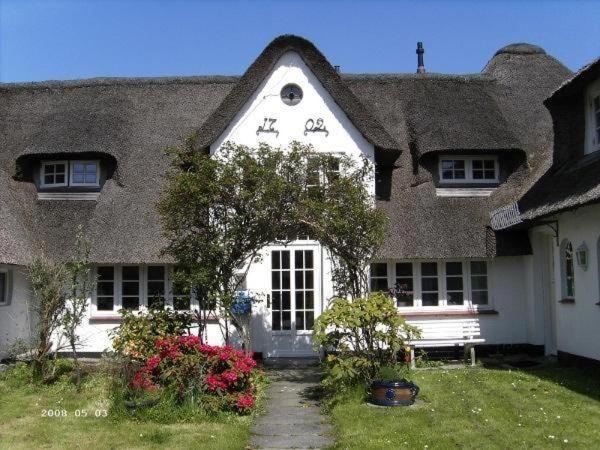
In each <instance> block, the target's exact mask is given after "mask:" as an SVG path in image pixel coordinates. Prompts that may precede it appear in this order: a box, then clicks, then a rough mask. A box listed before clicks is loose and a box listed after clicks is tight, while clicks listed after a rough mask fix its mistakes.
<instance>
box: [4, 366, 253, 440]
mask: <svg viewBox="0 0 600 450" xmlns="http://www.w3.org/2000/svg"><path fill="white" fill-rule="evenodd" d="M27 374H28V371H27V370H24V369H23V370H19V369H16V370H12V371H10V372H9V373H6V374H2V375H0V449H11V450H12V449H32V448H48V449H72V448H88V449H92V448H93V449H117V448H118V449H137V448H144V449H152V448H157V449H158V448H169V449H178V448H182V449H187V448H206V449H243V448H244V447H245V445H246V443H247V441H248V439H249V434H250V431H249V429H250V424H251V420H252V419H251V417H249V416H246V417H239V416H235V415H233V414H231V415H222V416H219V417H213V416H208V415H207V416H206V417H198V416H195V417H194V418H193V421H187V422H180V423H168V424H163V423H156V422H151V421H142V420H139V421H138V420H134V419H129V418H126V417H123V416H122V415H116V416H115V415H112V414H111V412H110V409H109V404H110V402H109V401H108V398H107V396H108V380H107V378H106V376H104V375H101V374H95V375H90V376H89V377H87V378H86V379H85V382H84V384H83V386H82V388H81V390H80V391H79V392H77V390H76V389H75V388H74V387H73V385H72V384H71V383H69V382H68V381H66V380H62V381H59V382H57V383H55V384H53V385H51V386H42V387H40V386H34V385H31V384H29V383H28V382H27ZM47 410H58V411H59V412H62V411H66V417H62V416H61V417H48V416H47V415H46V416H44V411H47ZM77 411H79V412H80V413H77ZM83 411H87V417H83V414H85V413H83ZM96 411H98V413H96ZM104 411H107V417H102V415H103V414H104ZM96 414H99V415H100V417H96ZM78 415H79V416H78Z"/></svg>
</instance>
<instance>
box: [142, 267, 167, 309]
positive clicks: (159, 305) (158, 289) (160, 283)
mask: <svg viewBox="0 0 600 450" xmlns="http://www.w3.org/2000/svg"><path fill="white" fill-rule="evenodd" d="M147 275H148V276H147V281H146V295H147V296H148V308H150V309H163V308H164V307H165V283H166V279H165V275H166V271H165V266H148V272H147Z"/></svg>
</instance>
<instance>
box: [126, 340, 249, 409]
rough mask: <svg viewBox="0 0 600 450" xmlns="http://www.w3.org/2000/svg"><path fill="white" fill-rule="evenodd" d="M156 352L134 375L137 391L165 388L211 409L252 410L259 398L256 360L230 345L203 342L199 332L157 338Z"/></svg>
mask: <svg viewBox="0 0 600 450" xmlns="http://www.w3.org/2000/svg"><path fill="white" fill-rule="evenodd" d="M156 350H157V353H156V354H154V355H152V356H151V357H149V358H148V359H147V360H146V361H145V364H144V366H143V367H142V368H141V369H140V370H138V371H137V372H136V373H135V375H134V376H133V380H132V381H131V387H132V388H133V389H134V391H138V393H139V392H140V391H142V393H143V391H146V392H156V391H163V392H164V393H165V394H166V395H175V396H176V398H177V399H178V402H179V403H183V402H185V401H186V400H189V401H191V402H193V403H200V404H202V405H203V406H204V407H205V408H206V409H208V410H211V411H218V410H221V411H222V410H233V411H238V412H242V413H244V412H249V411H250V410H252V409H253V407H254V405H255V401H256V387H255V383H254V379H255V376H256V375H257V371H256V370H255V367H256V362H255V361H254V360H253V359H252V357H251V356H250V355H247V354H245V353H243V352H241V351H239V350H235V349H234V348H232V347H230V346H225V347H215V346H210V345H206V344H203V343H202V342H201V341H200V339H199V338H198V337H197V336H170V337H166V338H164V339H157V341H156Z"/></svg>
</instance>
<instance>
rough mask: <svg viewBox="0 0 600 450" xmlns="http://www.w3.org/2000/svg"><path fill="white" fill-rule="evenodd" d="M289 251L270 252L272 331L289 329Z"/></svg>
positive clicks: (290, 321)
mask: <svg viewBox="0 0 600 450" xmlns="http://www.w3.org/2000/svg"><path fill="white" fill-rule="evenodd" d="M290 273H291V269H290V251H289V250H273V251H272V252H271V296H272V307H271V324H272V328H273V330H274V331H280V330H291V329H292V320H291V314H292V313H291V306H292V305H291V301H290V300H291V278H290Z"/></svg>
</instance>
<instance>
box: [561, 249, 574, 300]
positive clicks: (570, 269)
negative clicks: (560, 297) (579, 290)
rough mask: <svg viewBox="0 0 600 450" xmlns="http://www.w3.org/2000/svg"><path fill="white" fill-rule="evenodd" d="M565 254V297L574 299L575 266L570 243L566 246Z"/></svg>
mask: <svg viewBox="0 0 600 450" xmlns="http://www.w3.org/2000/svg"><path fill="white" fill-rule="evenodd" d="M563 252H564V254H563V261H564V262H563V264H564V267H563V283H564V295H565V297H567V298H573V297H575V267H574V264H573V246H572V245H571V243H570V242H567V243H566V244H565V245H564V250H563Z"/></svg>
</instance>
